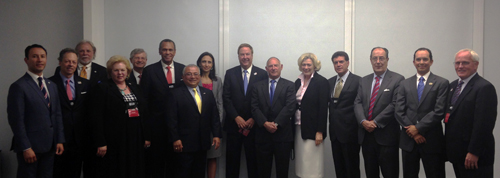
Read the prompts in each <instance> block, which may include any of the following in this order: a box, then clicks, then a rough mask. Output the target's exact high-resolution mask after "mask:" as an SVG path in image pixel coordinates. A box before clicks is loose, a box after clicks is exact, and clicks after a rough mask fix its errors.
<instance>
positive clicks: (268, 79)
mask: <svg viewBox="0 0 500 178" xmlns="http://www.w3.org/2000/svg"><path fill="white" fill-rule="evenodd" d="M280 79H281V76H280V77H278V78H276V79H271V78H267V81H268V82H269V83H271V80H274V81H276V83H278V81H279V80H280Z"/></svg>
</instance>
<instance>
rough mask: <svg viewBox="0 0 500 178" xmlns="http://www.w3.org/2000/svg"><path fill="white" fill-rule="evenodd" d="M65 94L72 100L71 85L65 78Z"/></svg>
mask: <svg viewBox="0 0 500 178" xmlns="http://www.w3.org/2000/svg"><path fill="white" fill-rule="evenodd" d="M66 94H67V95H68V99H69V100H73V92H71V86H70V85H69V80H66Z"/></svg>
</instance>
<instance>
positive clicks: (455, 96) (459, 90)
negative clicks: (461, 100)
mask: <svg viewBox="0 0 500 178" xmlns="http://www.w3.org/2000/svg"><path fill="white" fill-rule="evenodd" d="M462 84H464V81H463V80H462V81H460V82H459V83H458V85H457V88H455V92H453V96H452V97H451V105H455V102H457V99H458V96H460V92H462Z"/></svg>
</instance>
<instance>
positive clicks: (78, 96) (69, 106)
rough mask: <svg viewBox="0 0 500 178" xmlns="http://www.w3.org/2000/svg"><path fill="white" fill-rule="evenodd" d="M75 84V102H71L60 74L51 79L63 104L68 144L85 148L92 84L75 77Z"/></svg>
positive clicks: (63, 118) (65, 134)
mask: <svg viewBox="0 0 500 178" xmlns="http://www.w3.org/2000/svg"><path fill="white" fill-rule="evenodd" d="M73 77H74V78H73V80H74V82H75V96H74V100H73V101H70V100H69V99H68V95H67V94H66V84H65V83H64V81H63V79H62V78H61V75H60V74H56V75H54V76H52V77H50V78H49V79H50V80H51V81H53V82H54V83H55V84H56V85H57V89H58V92H59V100H60V103H61V112H62V121H63V126H64V136H65V139H66V143H76V144H77V145H78V146H84V144H85V142H84V140H85V138H86V137H88V135H89V134H90V132H88V129H89V127H88V125H87V124H88V123H89V120H88V114H87V111H88V108H87V107H88V103H87V102H88V98H89V97H88V96H89V93H88V92H89V91H90V84H89V81H88V80H87V79H84V78H81V77H79V76H76V75H73Z"/></svg>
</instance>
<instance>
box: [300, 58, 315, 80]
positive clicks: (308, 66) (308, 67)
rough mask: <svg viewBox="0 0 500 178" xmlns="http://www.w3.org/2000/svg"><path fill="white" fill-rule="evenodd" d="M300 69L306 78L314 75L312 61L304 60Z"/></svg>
mask: <svg viewBox="0 0 500 178" xmlns="http://www.w3.org/2000/svg"><path fill="white" fill-rule="evenodd" d="M300 69H301V70H302V73H303V74H304V76H311V75H312V73H313V72H314V64H313V61H312V59H305V60H303V61H302V65H301V66H300Z"/></svg>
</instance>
